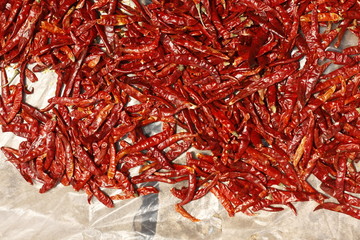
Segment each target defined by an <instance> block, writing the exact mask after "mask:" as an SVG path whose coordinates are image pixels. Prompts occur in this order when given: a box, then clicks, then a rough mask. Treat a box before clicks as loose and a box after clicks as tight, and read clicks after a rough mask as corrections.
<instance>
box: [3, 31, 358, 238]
mask: <svg viewBox="0 0 360 240" xmlns="http://www.w3.org/2000/svg"><path fill="white" fill-rule="evenodd" d="M347 39H348V41H346V43H345V45H346V46H348V45H349V46H351V45H352V43H351V36H348V37H347ZM355 42H356V41H355ZM343 47H344V46H343ZM7 70H8V73H9V76H11V74H14V71H12V70H11V69H7ZM55 79H56V78H55V76H54V73H53V72H52V71H46V72H44V73H41V75H39V81H38V82H37V83H33V84H31V85H30V86H29V87H34V89H35V94H32V95H29V96H28V98H27V99H26V100H27V102H29V103H30V104H33V105H36V106H39V107H44V106H45V105H46V103H47V99H48V98H49V97H51V96H52V95H53V89H54V86H55V81H54V80H55ZM148 130H149V131H150V132H151V131H153V130H155V129H148ZM21 141H23V139H22V138H19V137H14V136H13V135H12V134H10V133H1V134H0V145H1V146H11V147H17V146H18V145H19V143H20V142H21ZM311 182H312V183H313V184H314V186H316V185H318V184H319V183H318V182H317V181H316V179H315V178H313V179H311ZM149 184H153V186H155V187H159V189H160V193H159V194H152V195H148V196H144V197H139V198H136V199H131V200H124V201H116V202H115V208H112V209H109V208H106V207H105V206H103V205H102V204H101V203H100V202H98V201H97V200H94V201H93V202H91V204H90V205H89V204H88V203H87V196H86V194H85V193H84V192H82V191H80V192H75V191H74V190H73V189H72V188H71V187H64V186H61V185H59V186H58V187H56V188H54V189H52V190H50V191H49V192H47V193H45V194H39V193H38V190H39V188H40V185H37V184H35V185H30V184H28V183H27V182H25V180H24V179H23V178H22V177H21V175H20V174H19V173H18V171H17V170H16V169H15V167H14V166H12V165H11V163H9V162H6V161H5V157H4V156H3V155H2V154H1V153H0V239H1V240H23V239H27V240H32V239H34V240H48V239H52V240H77V239H83V240H110V239H120V240H121V239H126V240H138V239H145V240H153V239H154V240H165V239H166V240H178V239H206V240H213V239H214V240H215V239H224V240H226V239H241V240H277V239H280V240H281V239H284V240H289V239H291V240H304V239H306V240H319V239H321V240H322V239H326V240H337V239H347V240H356V239H359V236H360V228H359V220H356V219H354V218H352V217H350V216H347V215H344V214H340V213H336V212H331V211H327V210H319V211H316V212H313V209H314V208H315V207H316V205H317V204H316V203H315V202H306V203H295V204H294V205H295V206H296V207H297V210H298V212H297V216H295V214H294V213H293V212H292V211H291V210H289V209H285V210H284V211H281V212H277V213H271V212H264V211H260V212H259V213H256V214H255V215H254V216H246V215H244V214H241V213H240V214H237V215H236V216H235V217H233V218H230V217H228V216H227V213H226V211H225V210H224V209H223V208H222V206H221V205H220V203H219V201H218V200H217V199H216V198H215V197H214V196H213V195H211V194H208V195H207V196H205V197H203V198H201V199H199V200H196V201H193V202H191V203H189V204H187V205H186V206H185V208H186V209H187V210H188V211H189V212H190V213H191V214H193V215H194V216H195V217H197V218H199V219H201V221H200V222H197V223H192V222H190V221H189V220H188V219H185V218H183V217H182V216H181V215H180V214H178V213H176V212H175V210H174V204H175V203H176V202H177V201H178V200H177V199H176V198H175V197H173V196H172V195H171V194H170V192H169V190H170V188H171V187H172V186H170V185H168V184H164V183H149ZM317 189H319V188H318V187H317Z"/></svg>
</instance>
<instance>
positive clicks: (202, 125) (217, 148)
mask: <svg viewBox="0 0 360 240" xmlns="http://www.w3.org/2000/svg"><path fill="white" fill-rule="evenodd" d="M131 6H132V7H130V6H129V5H127V4H125V3H124V1H117V0H98V1H91V0H79V1H76V0H61V1H56V0H47V1H45V0H37V1H32V0H0V71H1V98H0V100H1V101H0V123H1V125H2V130H3V132H13V133H14V134H15V135H18V136H20V137H23V138H25V139H26V140H24V141H23V142H22V143H21V144H20V145H19V148H18V149H13V148H10V147H2V151H3V153H4V154H5V156H6V157H7V159H8V161H10V162H11V163H13V164H14V165H15V166H16V167H17V169H18V170H19V171H20V173H21V174H22V176H23V177H24V178H25V179H26V180H27V181H28V182H30V183H32V182H33V181H34V180H36V181H37V182H41V183H43V187H42V188H41V190H40V192H46V191H48V190H49V189H51V188H53V187H54V186H56V185H57V184H59V183H61V184H63V185H66V186H67V185H71V186H72V187H73V188H74V189H75V190H76V191H78V190H84V191H85V192H86V193H87V194H88V196H89V200H90V199H91V198H92V197H93V196H95V197H96V198H97V199H99V200H100V201H101V202H102V203H104V204H105V205H106V206H108V207H112V206H113V200H118V199H128V198H133V197H136V196H139V195H146V194H150V193H157V192H158V190H157V189H156V188H154V187H151V186H150V187H149V186H145V187H144V186H142V185H141V184H142V183H145V182H154V181H159V182H165V183H169V184H174V183H177V182H181V181H184V183H186V184H185V185H186V187H182V188H181V189H177V188H173V189H172V191H171V192H172V194H173V195H174V196H176V197H177V198H179V199H180V202H179V203H178V204H177V205H176V210H177V211H178V212H180V213H181V214H182V215H184V216H185V217H188V218H190V219H191V220H193V221H197V219H196V218H194V217H193V216H191V215H190V214H189V213H188V212H187V211H186V210H185V209H184V208H183V206H184V205H185V204H187V203H189V202H191V201H192V200H195V199H199V198H201V197H203V196H204V195H206V194H207V193H209V192H211V193H212V194H214V195H215V196H216V197H217V198H218V199H219V201H220V202H221V204H222V205H223V206H224V208H225V209H226V210H227V211H228V213H229V215H230V216H233V215H234V214H235V213H237V212H243V213H245V214H249V215H251V214H253V213H254V212H257V211H259V210H267V211H280V210H282V209H283V208H282V207H281V206H280V205H284V206H287V207H290V208H292V209H294V210H295V208H294V206H293V205H292V203H293V202H297V201H308V200H314V201H317V202H318V203H319V205H318V207H317V209H321V208H325V209H329V210H333V211H338V212H342V213H345V214H349V215H351V216H353V217H355V218H360V210H359V208H357V207H360V199H359V198H358V197H357V196H356V195H355V194H357V193H360V179H359V177H360V173H359V172H358V169H357V167H356V163H357V162H358V161H359V160H360V129H359V127H360V118H359V108H360V90H359V83H360V63H359V59H360V44H359V37H360V26H359V24H360V21H359V19H360V13H359V12H360V5H359V1H356V0H346V1H337V0H336V1H335V0H313V1H310V0H263V1H262V0H213V1H212V0H176V1H175V0H171V1H170V0H167V1H166V0H153V1H152V3H151V4H147V5H145V4H142V3H140V2H139V1H137V0H133V2H132V4H131ZM345 34H347V35H349V36H351V37H352V38H353V39H357V40H356V41H355V43H354V44H353V46H349V45H346V39H345V40H343V39H344V35H345ZM10 64H15V67H16V68H18V69H19V72H20V81H19V83H17V84H14V83H12V81H10V80H8V76H7V74H6V71H5V68H6V67H7V66H9V65H10ZM45 69H52V70H53V71H55V72H56V73H57V76H58V77H57V84H56V93H55V96H54V97H52V98H51V99H49V105H48V106H47V107H45V108H44V109H38V108H36V107H34V106H31V105H30V104H28V103H27V101H26V96H27V95H28V94H36V91H37V90H36V89H34V91H35V93H32V89H29V88H28V86H27V82H28V81H31V82H34V81H37V76H36V74H35V73H36V72H42V71H44V70H45ZM41 81H46V80H41ZM153 123H161V129H160V131H156V132H154V131H150V132H149V131H147V129H149V128H150V129H152V128H151V126H153V125H152V124H153ZM190 147H193V148H192V149H194V148H195V149H198V150H207V151H204V152H203V153H198V154H195V153H194V152H193V151H192V150H191V149H190V151H189V148H190ZM185 152H186V160H184V161H183V162H181V161H180V160H179V156H180V155H181V154H183V153H185ZM134 172H135V173H134ZM310 175H314V176H315V177H316V178H318V179H319V180H320V181H321V185H320V188H321V189H322V191H323V193H320V192H319V191H320V189H315V188H314V187H313V186H311V185H310V184H309V183H308V177H309V176H310ZM106 188H114V189H118V191H119V190H121V191H120V193H119V194H116V195H113V196H108V195H107V194H106V193H105V192H104V191H103V190H104V189H106ZM279 204H280V205H279Z"/></svg>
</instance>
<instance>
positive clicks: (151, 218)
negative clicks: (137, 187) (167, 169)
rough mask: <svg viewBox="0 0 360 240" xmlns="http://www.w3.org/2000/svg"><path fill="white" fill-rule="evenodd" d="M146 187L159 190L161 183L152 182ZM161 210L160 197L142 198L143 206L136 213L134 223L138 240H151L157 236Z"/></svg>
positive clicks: (149, 196) (155, 195)
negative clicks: (159, 211)
mask: <svg viewBox="0 0 360 240" xmlns="http://www.w3.org/2000/svg"><path fill="white" fill-rule="evenodd" d="M144 186H153V187H156V188H158V187H159V183H155V182H150V183H147V184H143V185H142V187H144ZM158 210H159V195H158V194H149V195H146V196H143V197H142V204H141V206H140V208H139V210H138V212H137V213H136V215H135V217H134V221H133V228H134V231H135V232H136V237H137V238H138V239H144V240H150V239H153V238H154V236H155V234H156V224H157V218H158Z"/></svg>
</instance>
